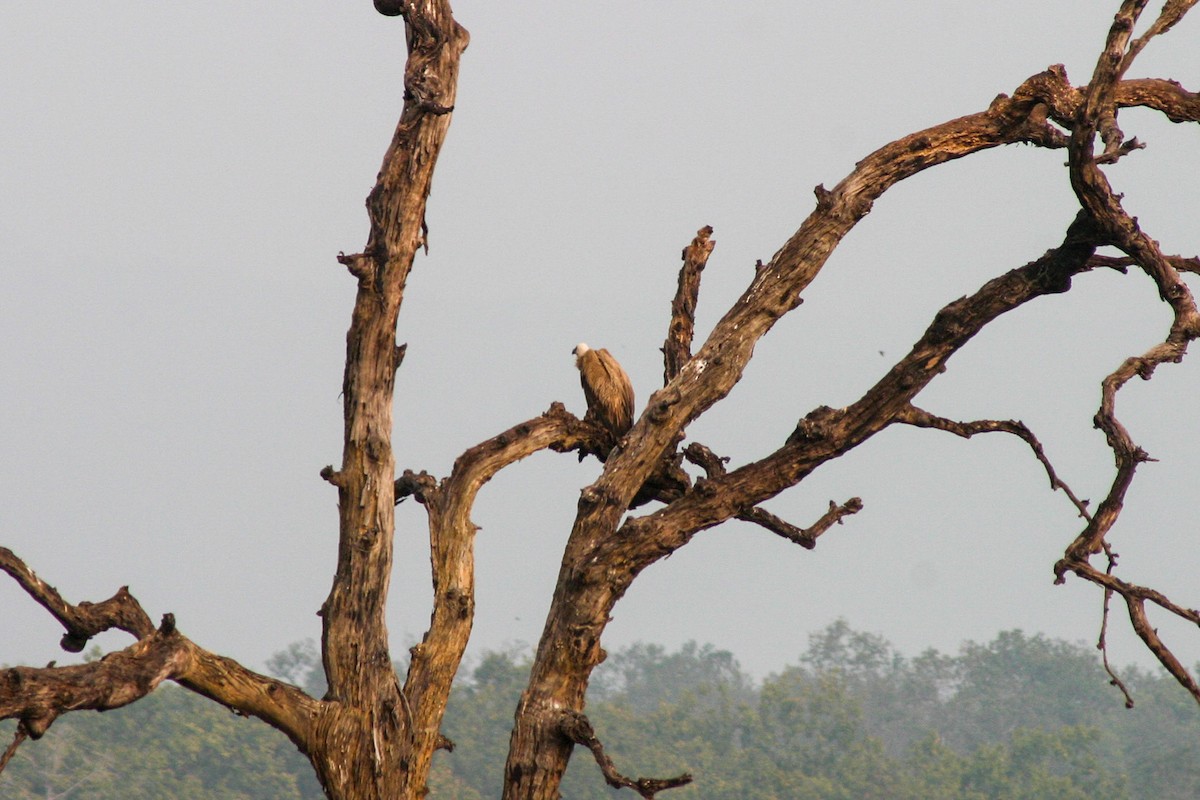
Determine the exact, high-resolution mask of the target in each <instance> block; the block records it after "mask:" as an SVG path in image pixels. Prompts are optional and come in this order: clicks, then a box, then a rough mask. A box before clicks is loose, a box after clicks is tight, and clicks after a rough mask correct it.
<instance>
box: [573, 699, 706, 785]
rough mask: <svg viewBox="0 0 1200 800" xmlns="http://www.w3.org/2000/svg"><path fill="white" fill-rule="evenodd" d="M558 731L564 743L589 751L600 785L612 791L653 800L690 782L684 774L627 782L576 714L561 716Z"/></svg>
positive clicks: (632, 779) (590, 728) (579, 714)
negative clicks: (625, 791) (600, 776)
mask: <svg viewBox="0 0 1200 800" xmlns="http://www.w3.org/2000/svg"><path fill="white" fill-rule="evenodd" d="M559 730H560V731H561V733H562V735H563V736H565V737H566V738H567V739H568V740H570V741H572V742H574V743H575V744H581V745H583V746H584V747H586V748H587V749H588V750H591V751H592V756H593V757H594V758H595V759H596V764H597V765H598V766H599V767H600V772H601V773H603V775H604V782H605V783H607V784H608V785H609V786H611V787H613V788H614V789H621V788H629V789H633V790H634V791H635V792H637V793H638V794H639V795H641V796H642V797H644V798H646V800H654V796H655V795H656V794H658V793H659V792H662V791H666V790H667V789H675V788H677V787H679V786H687V785H688V784H689V783H691V782H692V776H691V775H690V774H688V773H686V772H685V773H683V774H682V775H677V776H675V777H674V778H627V777H626V776H624V775H622V774H621V773H620V772H618V771H617V767H616V765H615V764H613V760H612V758H611V757H609V755H608V753H606V752H604V745H603V744H601V743H600V739H599V737H597V736H596V731H595V730H594V729H593V728H592V723H591V722H590V721H588V718H587V717H586V716H584V715H583V714H582V713H580V712H578V711H566V712H563V716H562V719H561V720H560V722H559Z"/></svg>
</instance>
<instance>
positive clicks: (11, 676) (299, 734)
mask: <svg viewBox="0 0 1200 800" xmlns="http://www.w3.org/2000/svg"><path fill="white" fill-rule="evenodd" d="M164 680H173V681H176V682H178V683H180V684H181V685H183V686H186V687H187V688H189V689H191V690H193V691H195V692H198V693H199V694H202V695H204V696H206V697H209V698H211V699H213V700H216V701H217V702H219V703H221V704H222V705H224V706H226V707H228V708H230V709H232V710H234V711H237V712H238V713H241V714H247V715H251V716H255V717H258V718H259V719H262V720H263V721H265V722H266V723H267V724H269V725H271V726H272V727H275V728H277V729H278V730H280V731H282V732H283V733H285V734H286V735H287V736H288V737H289V738H290V739H291V740H292V741H293V742H295V743H296V746H297V747H299V748H300V749H301V751H303V752H306V753H307V752H309V751H310V745H311V743H312V737H313V731H314V730H315V725H316V721H317V718H318V716H319V715H320V713H321V711H322V710H323V704H322V703H321V702H320V701H317V700H314V699H313V698H311V697H309V696H308V695H306V694H305V693H304V692H303V691H301V690H300V689H298V688H296V687H295V686H292V685H290V684H286V683H283V682H282V681H278V680H275V679H273V678H267V677H265V676H263V675H259V674H257V673H254V672H252V671H250V670H248V669H246V668H245V667H243V666H242V665H240V664H238V663H237V662H236V661H233V660H232V659H228V658H223V657H220V656H215V655H213V654H211V653H209V652H208V651H206V650H204V649H203V648H200V647H198V646H196V645H195V644H194V643H193V642H192V641H190V640H189V639H188V638H187V637H185V636H183V635H182V634H181V633H179V632H178V631H177V630H176V629H175V620H174V618H173V617H172V616H171V615H170V614H167V615H166V616H164V617H163V623H162V626H161V627H160V628H159V629H158V630H155V631H152V632H151V633H149V634H148V635H146V636H143V637H142V638H141V639H139V640H138V641H137V642H135V643H134V644H132V645H130V646H129V647H127V648H125V649H124V650H118V651H116V652H113V653H109V654H107V655H106V656H104V657H103V658H102V659H100V660H98V661H93V662H90V663H86V664H76V665H71V666H66V667H56V666H53V665H51V666H48V667H42V668H34V667H12V668H9V669H6V670H3V671H0V719H14V718H15V719H19V720H20V721H21V727H22V729H23V730H25V731H26V732H27V733H28V734H29V736H30V737H31V738H33V739H39V738H41V736H42V735H43V734H44V733H45V732H46V731H47V730H48V729H49V728H50V726H51V724H53V722H54V720H56V719H57V718H58V717H59V716H61V715H62V714H64V713H67V712H70V711H80V710H85V709H90V710H95V711H107V710H110V709H114V708H120V707H121V706H125V705H128V704H129V703H132V702H133V701H135V700H139V699H141V698H142V697H145V696H146V695H148V694H149V693H150V692H152V691H153V690H154V689H155V688H157V687H158V685H159V684H161V683H162V682H163V681H164Z"/></svg>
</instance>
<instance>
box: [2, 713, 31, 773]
mask: <svg viewBox="0 0 1200 800" xmlns="http://www.w3.org/2000/svg"><path fill="white" fill-rule="evenodd" d="M28 736H29V734H28V732H26V730H25V725H24V723H18V724H17V730H16V731H15V732H14V733H13V740H12V742H10V743H9V745H8V747H7V748H5V750H4V755H2V756H0V773H2V772H4V768H5V767H7V766H8V762H9V761H11V760H12V757H13V756H15V755H16V754H17V748H18V747H20V746H21V742H23V741H25V739H26V738H27V737H28Z"/></svg>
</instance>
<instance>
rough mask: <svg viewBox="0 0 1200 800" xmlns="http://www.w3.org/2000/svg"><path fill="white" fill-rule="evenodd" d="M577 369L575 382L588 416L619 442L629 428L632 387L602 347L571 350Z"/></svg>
mask: <svg viewBox="0 0 1200 800" xmlns="http://www.w3.org/2000/svg"><path fill="white" fill-rule="evenodd" d="M571 352H572V353H573V354H574V355H575V366H576V367H578V368H579V382H580V383H582V384H583V396H584V397H586V398H587V405H588V416H590V417H592V418H593V419H594V420H595V421H596V422H598V423H599V424H601V425H603V426H604V427H605V428H607V429H608V430H609V431H611V432H612V435H613V438H615V439H620V438H621V437H622V436H624V435H625V433H626V431H628V430H629V429H630V428H631V427H633V384H632V383H630V382H629V376H628V375H626V374H625V370H623V369H621V365H620V364H618V363H617V360H616V359H615V358H613V357H612V353H610V352H608V351H607V350H605V349H604V348H600V349H599V350H593V349H592V348H590V347H588V346H587V345H586V344H584V343H583V342H580V343H579V344H577V345H576V346H575V349H574V350H572V351H571Z"/></svg>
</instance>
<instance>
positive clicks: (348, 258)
mask: <svg viewBox="0 0 1200 800" xmlns="http://www.w3.org/2000/svg"><path fill="white" fill-rule="evenodd" d="M337 260H338V263H339V264H341V265H342V266H343V267H345V268H346V269H347V270H349V271H350V274H351V275H353V276H354V277H355V278H358V280H359V283H366V282H369V281H370V280H372V279H373V278H374V276H375V270H376V266H375V259H374V258H372V257H371V256H368V255H366V254H365V253H354V254H352V255H346V254H345V253H342V252H339V253H338V254H337Z"/></svg>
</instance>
